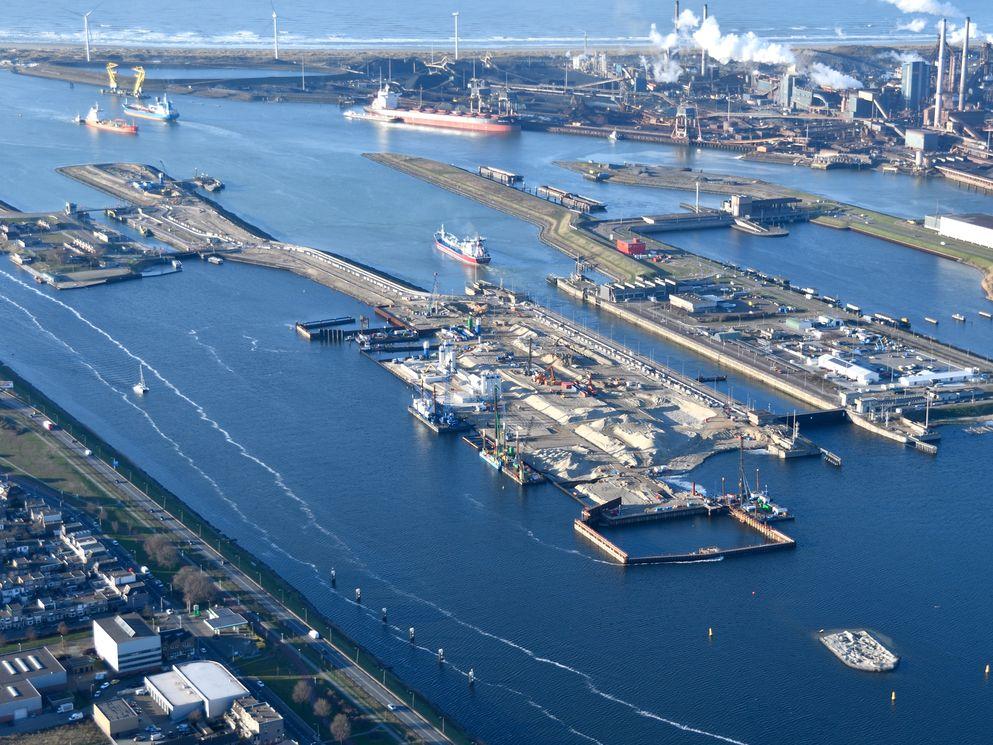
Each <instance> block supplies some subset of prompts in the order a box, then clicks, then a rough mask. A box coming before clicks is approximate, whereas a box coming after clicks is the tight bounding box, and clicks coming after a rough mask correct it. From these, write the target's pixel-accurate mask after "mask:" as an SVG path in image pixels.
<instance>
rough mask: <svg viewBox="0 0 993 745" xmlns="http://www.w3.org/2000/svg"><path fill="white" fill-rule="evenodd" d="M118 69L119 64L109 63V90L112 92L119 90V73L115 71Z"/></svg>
mask: <svg viewBox="0 0 993 745" xmlns="http://www.w3.org/2000/svg"><path fill="white" fill-rule="evenodd" d="M116 69H117V65H116V64H115V63H113V62H108V63H107V84H108V87H107V90H109V91H110V92H111V93H113V92H115V91H116V90H117V73H116V72H114V71H115V70H116Z"/></svg>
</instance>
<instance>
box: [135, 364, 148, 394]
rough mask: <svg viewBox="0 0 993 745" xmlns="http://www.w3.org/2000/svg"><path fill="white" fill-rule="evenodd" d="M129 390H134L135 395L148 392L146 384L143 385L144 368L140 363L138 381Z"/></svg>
mask: <svg viewBox="0 0 993 745" xmlns="http://www.w3.org/2000/svg"><path fill="white" fill-rule="evenodd" d="M131 390H133V391H134V392H135V395H136V396H144V395H145V394H146V393H148V386H147V385H145V370H144V368H143V367H141V366H140V365H139V366H138V382H137V383H135V384H134V385H133V386H131Z"/></svg>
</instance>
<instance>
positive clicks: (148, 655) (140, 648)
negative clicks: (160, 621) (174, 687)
mask: <svg viewBox="0 0 993 745" xmlns="http://www.w3.org/2000/svg"><path fill="white" fill-rule="evenodd" d="M93 647H94V649H95V650H96V653H97V656H99V657H100V659H102V660H103V661H104V662H106V663H107V664H108V665H109V666H110V668H111V669H112V670H114V671H116V672H118V673H133V672H138V671H141V670H149V669H151V668H156V667H158V666H159V665H161V664H162V641H161V639H160V638H159V635H158V634H157V633H156V632H155V631H153V630H152V629H151V628H150V627H149V626H148V624H147V623H145V621H144V620H142V618H141V616H139V615H137V614H136V613H129V614H128V615H126V616H114V617H113V618H98V619H96V620H94V621H93Z"/></svg>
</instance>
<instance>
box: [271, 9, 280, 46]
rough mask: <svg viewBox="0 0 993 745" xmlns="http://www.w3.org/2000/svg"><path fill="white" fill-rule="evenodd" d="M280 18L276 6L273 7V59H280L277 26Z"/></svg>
mask: <svg viewBox="0 0 993 745" xmlns="http://www.w3.org/2000/svg"><path fill="white" fill-rule="evenodd" d="M277 19H278V16H277V15H276V6H275V5H273V6H272V58H273V59H279V27H278V25H277Z"/></svg>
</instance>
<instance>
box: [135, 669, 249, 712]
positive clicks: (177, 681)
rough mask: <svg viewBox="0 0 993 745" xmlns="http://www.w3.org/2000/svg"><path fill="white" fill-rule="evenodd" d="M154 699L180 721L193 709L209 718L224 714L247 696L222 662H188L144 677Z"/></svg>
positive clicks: (244, 689) (156, 703)
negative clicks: (167, 670)
mask: <svg viewBox="0 0 993 745" xmlns="http://www.w3.org/2000/svg"><path fill="white" fill-rule="evenodd" d="M145 686H146V687H147V688H148V693H149V695H150V696H151V697H152V701H154V702H155V705H156V706H158V707H159V708H160V709H161V710H162V711H163V712H165V713H166V714H167V715H168V716H169V718H170V719H172V720H173V721H174V722H178V721H180V720H182V719H186V718H187V717H188V716H190V715H191V714H192V713H193V712H194V711H200V712H201V713H202V714H203V715H204V717H205V718H206V719H215V718H216V717H219V716H222V715H223V714H224V713H225V712H226V711H227V710H228V709H230V708H231V704H233V703H234V702H235V701H236V700H237V699H239V698H242V697H243V696H247V695H248V689H247V688H245V686H243V685H242V684H241V683H240V682H238V679H237V678H235V677H234V675H232V674H231V673H230V672H229V671H228V669H227V668H226V667H224V665H222V664H220V663H219V662H212V661H209V660H207V661H204V662H185V663H183V664H181V665H174V666H173V668H172V670H170V671H169V672H167V673H159V674H158V675H149V676H148V677H147V678H145Z"/></svg>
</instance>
